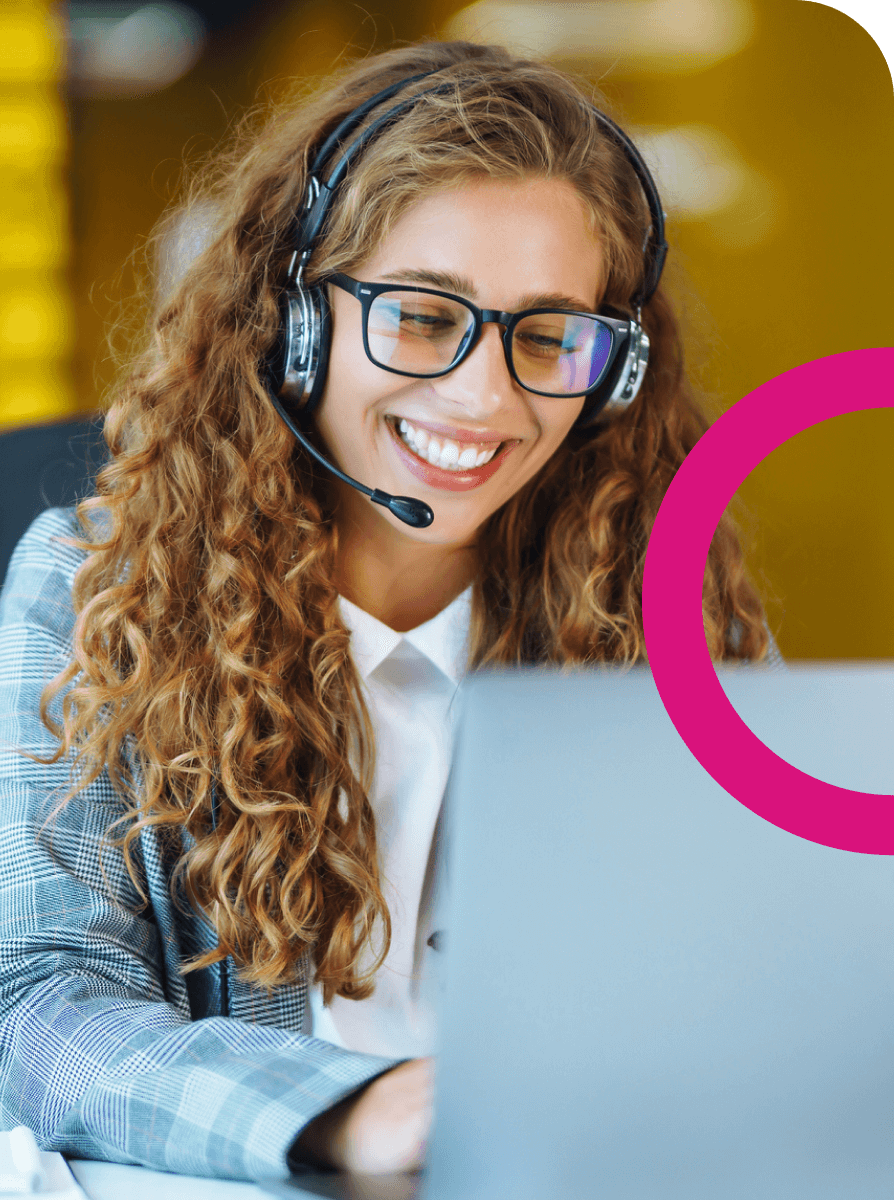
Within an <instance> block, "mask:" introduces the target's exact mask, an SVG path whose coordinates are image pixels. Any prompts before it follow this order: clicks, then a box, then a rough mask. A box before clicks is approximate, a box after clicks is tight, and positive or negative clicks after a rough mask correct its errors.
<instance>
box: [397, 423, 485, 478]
mask: <svg viewBox="0 0 894 1200" xmlns="http://www.w3.org/2000/svg"><path fill="white" fill-rule="evenodd" d="M397 428H398V432H399V433H400V438H401V441H402V442H404V443H405V444H406V445H407V446H409V447H410V449H411V450H412V451H413V453H414V454H417V455H418V456H419V457H420V458H422V459H425V460H426V461H428V462H430V463H431V465H432V466H433V467H440V468H441V470H442V471H468V470H471V469H472V468H473V467H482V466H484V464H485V463H486V462H490V460H491V459H492V458H493V456H494V455H495V454H496V452H497V450H498V449H499V446H492V447H490V448H489V449H486V450H476V449H475V447H474V446H466V447H465V448H462V447H461V446H460V445H459V444H458V443H457V442H454V441H452V440H451V439H450V438H438V437H433V436H432V435H430V434H429V433H427V432H426V430H424V429H417V428H416V426H415V425H411V424H410V422H409V421H407V420H406V419H405V418H403V417H402V418H401V420H400V421H399V422H398V425H397Z"/></svg>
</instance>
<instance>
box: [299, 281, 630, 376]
mask: <svg viewBox="0 0 894 1200" xmlns="http://www.w3.org/2000/svg"><path fill="white" fill-rule="evenodd" d="M320 283H333V284H335V286H336V287H337V288H341V290H342V291H344V292H348V293H350V295H352V296H354V297H355V299H357V300H359V301H360V306H361V309H362V312H363V349H364V350H365V351H366V357H367V358H368V359H369V361H370V362H371V363H373V364H374V365H375V366H377V367H380V368H381V369H382V370H383V371H390V372H391V373H392V375H405V376H408V377H409V378H410V379H440V378H441V376H443V375H449V374H450V372H451V371H454V370H456V368H457V367H458V366H459V364H460V363H461V362H463V361H464V360H465V359H466V358H468V357H469V355H470V354H471V353H472V351H473V350H474V349H475V347H476V346H477V345H478V340H479V338H480V337H481V331H482V329H483V327H484V326H485V325H490V324H496V325H502V326H503V338H502V341H503V355H504V357H505V359H506V367H507V369H508V371H509V374H510V375H511V376H512V378H513V379H514V380H515V382H516V383H517V384H518V386H519V387H521V388H524V390H525V391H526V392H531V393H532V394H533V395H535V396H547V397H548V398H549V399H551V400H562V399H568V400H573V399H574V398H575V397H579V396H589V395H590V394H591V393H592V392H594V391H596V389H597V388H598V387H599V385H600V384H601V383H602V381H603V380H604V379H605V377H606V375H607V374H608V372H609V370H610V369H611V366H612V363H614V361H615V360H616V358H617V357H618V353H619V351H620V350H621V347H622V346H623V345H624V344H625V342H626V341H627V340H628V338H629V337H630V326H631V322H630V321H629V320H623V319H620V318H617V317H609V316H605V315H604V314H603V313H592V312H581V311H579V310H578V309H573V308H524V309H522V310H521V311H520V312H517V313H508V312H501V311H500V310H499V309H496V308H478V307H477V305H475V304H473V303H472V301H471V300H466V299H465V297H464V296H455V295H453V293H452V292H441V291H438V290H437V289H436V288H426V287H417V286H416V285H415V284H411V283H365V282H364V281H363V280H360V279H353V278H352V277H351V276H350V275H343V274H342V273H341V272H338V271H336V272H334V273H333V274H332V275H326V276H325V277H324V278H323V279H321V280H320ZM384 292H416V293H418V294H420V295H423V296H440V297H441V299H442V300H453V301H454V302H455V303H457V304H461V305H462V306H463V307H464V308H466V309H468V311H469V312H470V313H471V314H472V318H473V321H474V325H473V326H472V334H471V336H470V337H469V338H468V340H467V342H466V345H465V347H464V348H463V349H462V350H461V351H460V353H459V355H458V357H457V358H456V359H455V360H454V362H452V363H451V364H450V366H449V367H445V368H444V370H443V371H431V372H424V373H423V372H419V371H401V370H399V369H398V368H397V367H388V366H385V364H384V363H380V362H379V360H378V359H377V358H374V357H373V354H372V351H371V350H370V348H369V313H370V309H371V308H372V305H373V301H374V300H376V299H377V297H379V296H381V295H382V294H383V293H384ZM542 313H561V314H563V315H565V316H570V317H587V318H588V319H589V320H591V321H597V322H599V323H601V324H602V325H604V326H605V327H606V328H607V329H608V331H609V333H610V334H611V339H612V341H611V347H610V349H609V352H608V357H607V358H606V361H605V366H604V367H603V368H602V370H601V371H600V373H599V378H598V379H597V380H596V382H595V383H592V384H590V386H589V387H588V388H587V389H586V390H585V391H583V392H542V391H539V390H538V389H537V388H532V387H528V385H527V384H526V383H524V382H523V381H522V380H521V379H519V377H518V373H517V372H516V370H515V364H514V362H513V361H512V334H513V331H514V329H515V327H516V325H518V323H519V322H520V321H521V320H522V319H523V318H525V317H536V316H539V315H540V314H542Z"/></svg>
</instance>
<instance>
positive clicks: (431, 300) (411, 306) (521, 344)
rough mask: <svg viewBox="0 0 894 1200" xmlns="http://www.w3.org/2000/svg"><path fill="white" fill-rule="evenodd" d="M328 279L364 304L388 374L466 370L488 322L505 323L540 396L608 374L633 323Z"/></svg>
mask: <svg viewBox="0 0 894 1200" xmlns="http://www.w3.org/2000/svg"><path fill="white" fill-rule="evenodd" d="M326 280H327V281H328V282H329V283H333V284H335V286H336V287H338V288H341V289H342V290H343V291H345V292H350V294H351V295H352V296H355V297H356V298H357V299H358V300H359V301H360V304H361V306H362V309H363V347H364V349H365V350H366V355H367V358H369V359H370V361H371V362H374V363H375V364H376V366H377V367H382V369H383V370H385V371H393V372H394V374H395V375H411V376H415V377H417V378H419V379H436V378H437V377H438V376H439V375H446V374H447V373H448V372H449V371H452V370H453V369H454V367H458V366H459V364H460V363H461V362H462V361H463V359H464V358H467V357H468V356H469V355H470V354H471V353H472V351H473V350H474V349H475V346H476V345H477V343H478V339H479V337H480V336H481V330H482V327H483V326H484V325H485V324H490V323H495V324H498V325H502V326H503V327H504V328H503V351H504V353H505V355H506V366H507V367H508V368H509V373H510V375H511V376H512V378H513V379H514V380H515V381H516V383H518V384H520V385H521V386H522V387H523V388H524V389H525V390H526V391H529V392H534V393H536V394H537V395H538V396H585V395H586V394H587V393H588V392H591V391H592V390H593V389H594V388H595V387H596V386H597V385H598V384H599V383H600V382H601V381H602V380H603V379H604V378H605V374H606V372H607V371H608V369H609V367H610V366H611V364H612V361H613V360H614V358H615V355H616V354H617V352H618V349H619V347H620V346H621V344H622V343H623V342H624V341H625V340H626V338H627V336H628V334H629V330H630V323H629V322H628V321H621V320H616V319H615V318H613V317H604V316H597V315H596V314H595V313H584V312H572V311H569V310H568V309H562V308H526V309H523V310H522V311H521V312H517V313H506V312H499V311H498V310H497V309H494V308H483V309H482V308H477V307H476V306H475V305H474V304H472V303H471V302H470V301H468V300H464V299H463V298H462V297H461V296H452V295H451V294H450V293H449V292H437V291H434V290H432V289H431V288H424V287H408V286H406V285H404V286H402V287H400V286H398V287H396V286H395V285H394V284H391V283H362V282H361V281H360V280H358V279H352V278H351V277H350V276H349V275H341V274H334V275H329V276H327V277H326Z"/></svg>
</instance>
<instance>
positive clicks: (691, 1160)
mask: <svg viewBox="0 0 894 1200" xmlns="http://www.w3.org/2000/svg"><path fill="white" fill-rule="evenodd" d="M721 678H722V681H723V684H724V687H725V689H726V691H727V694H728V695H729V697H730V699H731V701H732V702H733V704H734V705H735V707H736V708H737V710H738V711H739V713H740V715H741V716H742V717H743V718H744V719H745V720H746V721H747V723H748V724H749V725H750V726H751V728H752V729H753V730H754V732H755V733H757V734H758V736H759V737H761V738H762V740H764V741H765V742H766V743H767V744H768V745H769V746H770V747H771V749H773V750H775V751H776V752H777V753H778V754H781V755H782V756H784V757H785V758H787V759H788V760H789V761H790V762H792V763H794V765H796V766H798V767H800V768H801V769H802V770H806V771H808V772H809V773H811V774H813V775H815V776H817V777H819V778H821V779H824V780H826V781H827V782H830V783H837V784H840V785H841V786H844V787H849V788H854V789H859V790H863V791H872V792H879V793H883V794H890V793H894V668H891V667H880V666H874V667H867V668H857V667H852V666H851V667H848V666H834V667H828V666H824V667H801V668H797V669H793V670H791V671H789V672H783V673H773V672H769V671H766V670H763V669H761V668H745V669H736V670H729V671H724V672H722V673H721ZM448 803H449V808H448V814H449V828H450V839H449V843H450V858H449V871H448V887H449V895H448V899H447V903H446V909H445V930H446V937H445V941H446V953H445V980H444V987H443V994H442V1001H443V1004H442V1013H441V1020H440V1039H441V1051H440V1054H439V1073H438V1095H437V1109H436V1112H437V1118H436V1127H435V1135H434V1139H433V1145H432V1149H431V1154H430V1162H429V1167H428V1169H427V1171H426V1172H425V1173H424V1174H423V1175H422V1176H415V1177H402V1178H397V1177H390V1178H387V1179H381V1180H377V1181H376V1180H368V1179H357V1178H354V1179H349V1178H346V1177H342V1176H337V1175H330V1176H314V1177H310V1176H296V1177H294V1178H293V1179H292V1180H291V1181H290V1182H288V1183H284V1184H279V1185H271V1190H275V1191H278V1192H280V1194H283V1195H290V1196H294V1195H296V1194H301V1193H302V1192H303V1193H305V1194H307V1195H317V1196H320V1195H323V1196H332V1197H335V1196H350V1197H355V1198H356V1200H405V1197H407V1198H408V1197H410V1196H412V1195H416V1194H419V1195H422V1196H425V1197H427V1198H428V1200H502V1198H503V1197H512V1200H592V1198H594V1197H605V1200H802V1198H803V1200H857V1198H859V1200H883V1198H884V1200H891V1197H892V1195H894V859H892V858H890V857H887V856H880V855H870V854H855V853H850V852H846V851H842V850H836V849H830V848H828V847H825V846H819V845H816V844H815V843H813V842H808V841H805V840H804V839H802V838H800V837H797V836H796V835H794V834H791V833H787V832H784V831H782V830H780V829H777V828H776V827H775V826H773V825H771V824H770V823H768V822H767V821H765V820H763V819H761V818H760V817H757V816H755V815H754V814H753V813H752V812H750V811H749V810H748V809H746V808H745V807H744V806H743V805H742V804H740V803H738V802H737V801H736V800H734V799H733V798H732V797H731V796H730V795H728V794H727V793H726V792H725V791H723V789H722V788H720V787H719V786H718V785H717V784H716V783H714V781H713V780H712V779H711V778H710V776H708V775H707V773H706V772H705V771H704V770H703V769H702V767H701V766H700V765H699V764H698V762H696V760H695V759H694V758H693V757H692V755H691V754H690V752H689V751H688V750H687V748H686V746H685V745H684V744H683V742H682V741H681V739H680V738H679V736H678V734H677V733H676V731H675V729H674V728H673V726H672V724H671V722H670V719H669V718H668V716H667V714H666V713H665V711H664V708H663V707H662V705H661V702H660V699H659V697H658V694H657V692H656V690H655V686H654V684H653V682H652V679H651V676H650V675H649V673H648V672H647V671H645V670H634V671H632V672H628V673H626V674H622V673H618V672H614V671H610V670H595V671H588V672H581V673H576V674H571V675H563V674H561V673H558V672H556V673H553V672H543V671H518V672H506V673H500V674H494V675H483V676H479V677H477V678H476V679H474V680H473V681H471V682H470V683H469V684H468V685H467V687H466V689H465V697H464V702H463V716H462V721H461V727H460V738H459V743H458V749H457V756H456V762H455V766H454V772H453V776H452V782H451V786H450V790H449V798H448Z"/></svg>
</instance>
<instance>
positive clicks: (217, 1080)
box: [0, 508, 394, 1180]
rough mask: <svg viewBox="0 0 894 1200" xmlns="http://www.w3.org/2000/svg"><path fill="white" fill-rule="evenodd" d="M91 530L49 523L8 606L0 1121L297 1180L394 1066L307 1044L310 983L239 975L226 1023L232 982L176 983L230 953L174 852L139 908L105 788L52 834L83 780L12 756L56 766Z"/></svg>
mask: <svg viewBox="0 0 894 1200" xmlns="http://www.w3.org/2000/svg"><path fill="white" fill-rule="evenodd" d="M77 531H78V526H77V521H76V518H75V515H74V510H73V509H61V508H54V509H49V510H48V511H47V512H45V513H43V514H42V515H41V516H40V517H38V518H37V520H36V521H35V522H34V523H33V524H32V525H31V527H30V529H29V530H28V531H27V533H26V534H25V536H24V537H23V538H22V540H21V541H20V542H19V544H18V546H17V548H16V550H15V553H14V555H13V557H12V560H11V562H10V567H9V572H8V574H7V579H6V584H5V587H4V588H3V591H2V594H0V805H2V819H0V837H2V845H0V1021H2V1025H0V1121H2V1123H3V1128H5V1129H10V1128H12V1127H13V1126H14V1125H18V1124H22V1125H28V1126H30V1128H31V1129H33V1130H34V1132H35V1134H36V1136H37V1140H38V1142H39V1143H40V1145H41V1146H42V1147H43V1148H44V1149H45V1150H61V1151H64V1152H65V1153H67V1154H70V1155H73V1156H75V1157H80V1158H99V1159H106V1160H109V1161H112V1162H122V1163H141V1164H144V1165H145V1166H148V1167H154V1168H156V1169H159V1170H164V1171H176V1172H181V1173H184V1174H191V1175H209V1176H217V1177H220V1178H228V1179H244V1180H254V1179H259V1178H262V1177H265V1176H268V1177H269V1176H280V1177H282V1176H284V1175H285V1174H287V1167H286V1155H287V1152H288V1149H289V1146H290V1144H291V1143H292V1141H293V1140H294V1138H295V1136H296V1134H297V1133H298V1132H299V1131H300V1130H301V1129H302V1128H303V1127H304V1125H306V1124H307V1122H308V1121H310V1120H311V1119H312V1118H314V1117H316V1116H318V1115H319V1114H320V1113H321V1112H323V1111H325V1110H326V1109H327V1108H329V1107H331V1106H332V1105H333V1104H335V1103H336V1102H337V1101H338V1100H339V1099H341V1097H343V1096H345V1095H347V1094H348V1093H349V1092H351V1091H353V1090H354V1089H355V1088H357V1087H360V1086H361V1085H363V1084H364V1083H367V1082H368V1081H369V1080H370V1079H373V1078H374V1077H375V1076H376V1075H378V1074H380V1073H381V1072H382V1071H384V1070H386V1069H388V1068H389V1067H391V1066H393V1065H394V1060H391V1059H384V1058H378V1057H374V1056H372V1055H366V1054H357V1053H354V1052H352V1051H347V1050H342V1049H339V1048H338V1047H336V1046H333V1045H330V1044H329V1043H327V1042H322V1041H319V1040H316V1039H314V1038H309V1037H305V1036H302V1034H301V1027H302V1018H303V1015H304V1005H305V998H306V992H307V985H306V981H305V982H302V983H301V984H296V985H291V986H285V987H280V988H277V989H275V990H274V991H273V992H272V993H271V994H270V995H269V996H268V995H267V994H266V993H265V992H264V991H262V990H259V989H256V988H254V987H251V986H249V985H247V984H243V983H241V982H240V981H239V980H238V979H237V978H236V976H235V972H234V971H233V970H230V971H229V972H228V976H229V983H228V992H229V995H228V1001H229V1015H228V1016H221V1015H220V1014H221V1012H222V1011H225V1010H224V1009H223V1008H222V1005H221V995H220V986H221V985H220V972H219V969H218V968H217V967H213V968H210V969H208V970H204V971H198V972H194V973H191V974H189V975H187V976H183V975H181V974H180V965H181V963H182V962H183V961H184V960H185V959H187V958H190V957H192V956H193V955H194V954H195V953H196V952H197V951H201V950H204V949H206V948H208V947H211V946H214V945H216V938H215V935H214V932H213V930H212V929H211V928H210V927H209V926H208V925H207V924H206V923H205V922H204V921H203V920H202V919H201V918H200V917H199V916H198V915H184V913H183V912H181V911H180V910H179V909H178V908H176V907H175V906H174V903H173V902H172V898H171V893H170V879H171V869H172V866H173V861H174V856H173V855H172V853H171V849H170V847H167V848H165V847H164V846H163V845H162V844H161V843H160V840H159V839H158V838H157V837H156V836H155V835H154V834H153V832H152V831H151V830H150V831H148V832H147V831H144V832H143V834H142V838H141V841H140V844H139V851H138V855H137V856H136V860H135V861H136V865H137V867H138V869H139V870H140V872H141V873H142V877H143V879H144V881H145V884H144V886H145V890H146V893H147V895H148V896H149V897H150V903H149V906H148V907H145V908H142V911H141V902H140V898H139V895H138V894H137V892H136V890H135V889H134V887H133V884H132V882H131V880H130V878H129V876H128V874H127V872H126V870H125V868H124V864H123V861H122V858H121V855H120V852H119V851H116V850H112V849H110V848H108V847H106V848H105V849H104V850H103V856H102V859H103V867H104V869H105V874H106V876H107V880H108V882H105V881H104V879H103V875H102V872H101V870H100V843H101V841H102V839H103V834H104V833H105V831H106V830H107V828H108V826H109V824H110V822H111V821H112V820H114V818H115V817H117V816H119V815H120V814H121V812H122V811H123V806H122V801H121V800H120V798H119V797H118V796H117V795H116V794H115V792H114V790H113V788H112V786H111V783H110V781H109V779H108V776H107V775H105V774H104V775H103V776H101V777H100V778H99V779H97V780H96V781H95V782H94V783H93V784H91V785H90V787H89V788H87V789H86V790H85V791H84V792H83V793H81V794H80V795H79V796H78V797H76V799H75V800H74V801H72V802H71V803H69V804H68V805H67V806H66V807H65V808H64V809H63V811H62V814H61V816H60V817H59V818H58V820H57V821H56V823H55V824H51V825H48V826H47V827H46V828H44V827H43V824H44V820H45V818H46V816H47V814H48V812H49V810H50V808H51V807H52V794H53V793H55V794H57V795H58V794H59V792H58V789H60V788H64V786H65V784H66V782H67V778H68V769H67V764H66V763H64V762H63V763H60V764H57V765H55V766H53V767H45V766H42V765H40V764H38V763H34V762H31V761H29V760H28V759H26V758H22V757H21V756H20V755H18V754H16V753H15V752H14V751H13V747H15V746H20V747H23V748H25V749H27V750H30V751H34V752H36V753H39V754H41V755H42V756H44V757H46V756H47V754H48V752H52V751H53V750H54V749H55V746H54V743H53V739H52V737H51V735H50V734H49V733H48V731H47V730H46V729H45V727H44V726H43V724H42V723H41V721H40V717H39V715H38V701H39V697H40V692H41V690H42V688H43V686H44V684H45V683H46V682H47V681H48V680H49V679H51V678H52V677H53V676H54V675H56V674H57V673H58V672H59V671H60V670H61V669H62V668H63V667H64V666H65V665H66V664H67V662H68V661H70V657H71V654H72V634H73V625H74V613H73V611H72V606H71V587H72V581H73V579H74V574H75V571H76V570H77V568H78V566H79V565H80V563H81V562H82V561H83V558H84V555H83V553H82V552H80V551H77V550H74V549H72V548H71V547H68V546H63V545H61V544H60V543H59V542H58V541H56V540H55V538H56V537H57V536H58V535H63V536H72V535H73V534H75V535H76V534H77ZM51 711H52V712H53V715H55V716H56V717H57V718H58V717H59V716H60V715H61V706H60V704H59V702H58V700H57V701H56V702H55V704H54V707H53V709H52V710H51ZM113 897H116V898H117V902H116V899H115V898H113ZM185 907H186V906H185Z"/></svg>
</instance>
